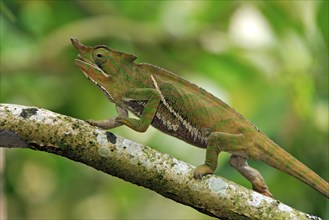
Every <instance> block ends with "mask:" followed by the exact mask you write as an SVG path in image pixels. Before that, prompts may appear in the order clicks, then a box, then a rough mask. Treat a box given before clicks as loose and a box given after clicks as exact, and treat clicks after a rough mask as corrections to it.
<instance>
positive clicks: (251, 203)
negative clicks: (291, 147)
mask: <svg viewBox="0 0 329 220" xmlns="http://www.w3.org/2000/svg"><path fill="white" fill-rule="evenodd" d="M0 146H1V147H8V148H31V149H34V150H40V151H46V152H49V153H53V154H57V155H61V156H64V157H67V158H69V159H71V160H74V161H77V162H81V163H84V164H86V165H88V166H90V167H93V168H95V169H97V170H101V171H103V172H105V173H108V174H110V175H112V176H117V177H119V178H121V179H123V180H126V181H129V182H131V183H134V184H136V185H139V186H143V187H146V188H148V189H151V190H153V191H155V192H157V193H159V194H161V195H163V196H164V197H167V198H169V199H172V200H174V201H176V202H179V203H181V204H184V205H188V206H191V207H193V208H194V209H196V210H198V211H200V212H202V213H205V214H207V215H209V216H213V217H217V218H220V219H320V218H318V217H314V216H311V215H308V214H305V213H302V212H300V211H298V210H295V209H293V208H291V207H289V206H287V205H285V204H283V203H281V202H279V201H277V200H274V199H271V198H268V197H265V196H263V195H260V194H258V193H256V192H254V191H252V190H248V189H246V188H244V187H242V186H239V185H237V184H235V183H233V182H230V181H228V180H226V179H223V178H221V177H218V176H214V175H207V176H206V177H204V178H203V179H202V180H194V179H193V177H192V172H193V169H194V167H193V166H192V165H190V164H187V163H185V162H182V161H179V160H177V159H175V158H173V157H171V156H170V155H168V154H162V153H160V152H158V151H156V150H154V149H152V148H150V147H147V146H143V145H141V144H138V143H135V142H132V141H130V140H128V139H125V138H122V137H119V136H117V135H115V134H113V133H111V132H108V131H104V130H101V129H98V128H96V127H92V126H90V125H89V124H87V123H86V122H84V121H82V120H79V119H75V118H71V117H68V116H65V115H60V114H57V113H54V112H51V111H48V110H45V109H40V108H35V107H28V106H19V105H13V104H0Z"/></svg>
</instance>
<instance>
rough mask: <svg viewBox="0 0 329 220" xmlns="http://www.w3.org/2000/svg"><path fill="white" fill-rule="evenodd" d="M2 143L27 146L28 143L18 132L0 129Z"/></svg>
mask: <svg viewBox="0 0 329 220" xmlns="http://www.w3.org/2000/svg"><path fill="white" fill-rule="evenodd" d="M0 145H1V146H3V147H27V143H26V142H25V141H24V140H22V139H21V138H20V137H19V136H18V135H17V134H16V133H14V132H11V131H7V130H3V131H0Z"/></svg>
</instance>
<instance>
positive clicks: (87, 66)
mask: <svg viewBox="0 0 329 220" xmlns="http://www.w3.org/2000/svg"><path fill="white" fill-rule="evenodd" d="M75 64H76V65H77V66H78V68H79V69H80V70H81V71H82V72H83V74H85V76H86V77H87V78H90V77H89V76H88V74H87V73H88V72H90V71H99V72H100V73H102V74H103V76H105V77H106V78H109V77H110V76H109V75H108V74H106V73H105V72H104V71H103V70H102V69H101V68H99V67H98V66H97V65H96V64H94V63H91V62H90V61H89V60H86V59H84V58H83V57H81V55H80V54H78V57H77V58H76V59H75Z"/></svg>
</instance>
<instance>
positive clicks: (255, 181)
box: [230, 155, 273, 197]
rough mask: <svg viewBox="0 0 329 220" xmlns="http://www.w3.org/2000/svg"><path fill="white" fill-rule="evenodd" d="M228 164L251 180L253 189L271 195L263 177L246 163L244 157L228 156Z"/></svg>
mask: <svg viewBox="0 0 329 220" xmlns="http://www.w3.org/2000/svg"><path fill="white" fill-rule="evenodd" d="M230 164H231V166H232V167H234V168H235V169H237V170H238V171H239V172H240V173H241V174H242V175H243V176H244V177H245V178H246V179H248V180H249V181H250V182H251V184H252V188H253V190H255V191H257V192H259V193H261V194H263V195H265V196H269V197H273V196H272V194H271V193H270V191H269V190H268V187H267V186H266V183H265V181H264V178H263V177H262V176H261V174H260V173H259V172H258V171H257V170H256V169H254V168H252V167H250V166H249V165H248V162H247V159H246V158H244V157H241V156H237V155H232V156H231V158H230Z"/></svg>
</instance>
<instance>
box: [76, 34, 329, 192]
mask: <svg viewBox="0 0 329 220" xmlns="http://www.w3.org/2000/svg"><path fill="white" fill-rule="evenodd" d="M71 41H72V44H73V45H74V47H75V48H76V49H77V50H78V52H79V55H78V57H77V59H76V60H75V63H76V65H77V66H78V68H79V69H80V70H81V71H82V72H83V73H84V75H85V76H86V77H87V78H88V79H90V80H91V81H92V82H93V83H94V84H96V85H97V86H98V87H99V88H100V89H101V90H102V92H103V93H104V94H105V95H106V97H107V98H108V99H109V100H110V101H111V102H113V103H115V105H116V109H117V112H118V115H119V116H117V117H113V118H110V119H108V120H104V121H94V120H89V121H88V122H89V123H90V124H91V125H95V126H98V127H100V128H103V129H111V128H114V127H118V126H121V125H126V126H128V127H130V128H131V129H133V130H135V131H139V132H145V131H146V130H147V128H148V127H149V126H150V125H152V126H153V127H155V128H157V129H159V130H160V131H162V132H164V133H166V134H168V135H171V136H174V137H176V138H179V139H181V140H183V141H185V142H187V143H189V144H192V145H194V146H197V147H200V148H206V160H205V164H203V165H200V166H198V167H197V168H196V169H195V170H194V174H193V175H194V178H196V179H201V178H202V177H203V176H204V175H207V174H212V173H213V172H214V170H215V169H216V167H217V159H218V154H219V153H220V152H221V151H226V152H229V153H231V155H232V156H231V158H230V161H229V162H230V164H231V165H232V166H233V167H234V168H236V169H237V170H238V171H239V172H240V173H241V174H242V175H243V176H244V177H245V178H247V179H248V180H249V181H250V182H251V184H252V187H253V189H254V190H255V191H257V192H259V193H261V194H264V195H266V196H270V197H272V194H271V193H270V191H269V189H268V187H267V186H266V183H265V181H264V179H263V177H262V176H261V174H260V173H259V172H258V171H257V170H255V169H254V168H252V167H250V166H249V165H248V163H247V159H249V158H250V159H253V160H261V161H264V162H265V163H267V164H269V165H270V166H272V167H274V168H277V169H279V170H281V171H283V172H286V173H288V174H290V175H292V176H294V177H295V178H297V179H299V180H301V181H303V182H305V183H306V184H308V185H309V186H311V187H312V188H314V189H316V190H317V191H319V192H320V193H322V194H323V195H324V196H326V197H327V198H329V184H328V183H327V182H326V181H325V180H323V179H322V178H321V177H319V176H318V175H317V174H316V173H314V172H313V171H312V170H310V169H309V168H308V167H306V166H305V165H304V164H302V163H301V162H299V161H298V160H297V159H295V158H294V157H293V156H291V155H290V154H289V153H287V152H286V151H284V150H283V149H282V148H280V147H279V146H278V145H277V144H275V143H274V142H273V141H272V140H270V139H269V138H268V137H267V136H266V135H265V134H264V133H262V132H261V131H260V130H258V129H257V128H256V127H255V126H254V125H253V124H251V123H250V122H249V121H248V120H247V119H245V118H244V117H243V116H242V115H240V114H239V113H238V112H236V111H235V110H234V109H233V108H231V107H230V106H228V105H227V104H226V103H224V102H223V101H221V100H220V99H218V98H216V97H215V96H213V95H211V94H210V93H208V92H207V91H205V90H204V89H202V88H200V87H198V86H196V85H194V84H192V83H190V82H188V81H187V80H184V79H183V78H181V77H179V76H177V75H175V74H173V73H171V72H169V71H167V70H164V69H161V68H159V67H156V66H153V65H150V64H144V63H135V62H134V61H135V59H136V58H137V57H136V56H134V55H132V54H127V53H122V52H119V51H115V50H113V49H111V48H109V47H107V46H103V45H100V46H95V47H89V46H85V45H83V44H81V43H80V42H79V41H78V40H77V39H73V38H71ZM128 111H130V112H132V113H134V114H135V115H136V116H137V117H138V119H136V118H129V117H128Z"/></svg>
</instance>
